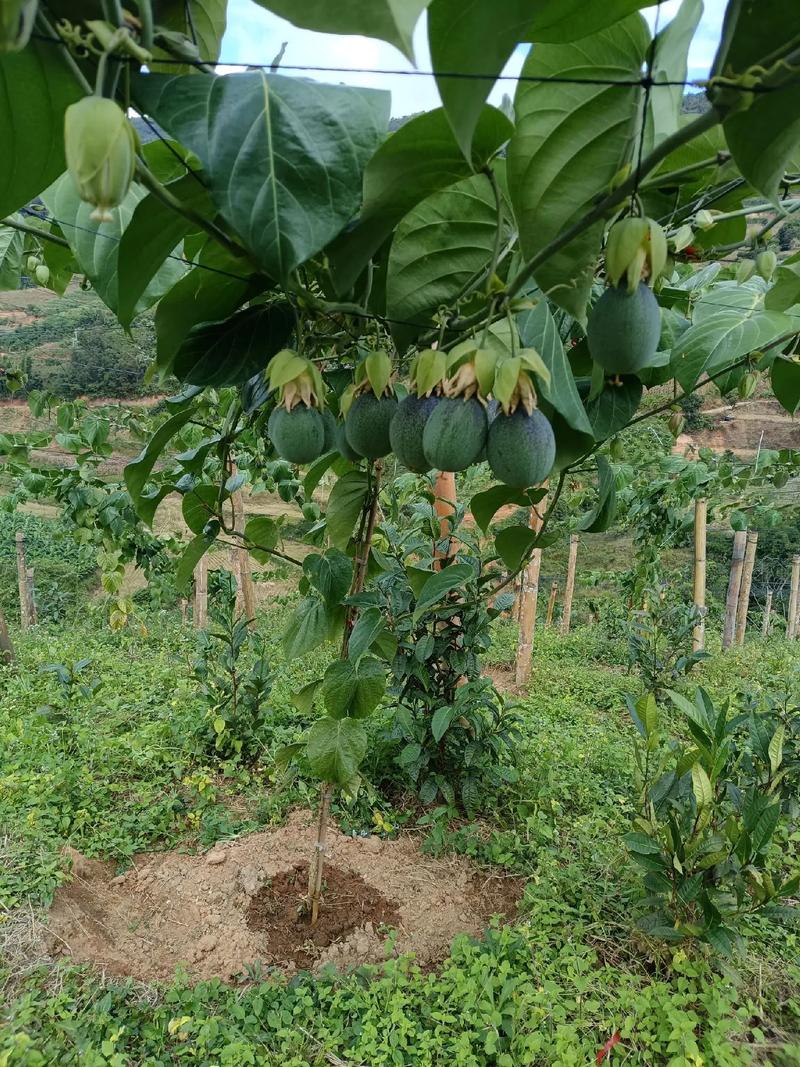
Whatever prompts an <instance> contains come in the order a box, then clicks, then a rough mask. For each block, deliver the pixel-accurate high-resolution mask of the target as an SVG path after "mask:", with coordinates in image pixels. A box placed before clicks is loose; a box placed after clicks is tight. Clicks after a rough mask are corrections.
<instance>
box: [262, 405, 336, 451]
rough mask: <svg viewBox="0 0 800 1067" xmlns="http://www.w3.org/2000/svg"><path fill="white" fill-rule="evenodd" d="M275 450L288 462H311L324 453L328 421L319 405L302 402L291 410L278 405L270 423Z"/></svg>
mask: <svg viewBox="0 0 800 1067" xmlns="http://www.w3.org/2000/svg"><path fill="white" fill-rule="evenodd" d="M267 428H268V430H269V435H270V437H271V438H272V443H273V445H275V451H276V452H277V453H278V455H279V456H280V457H281V459H285V460H286V461H287V462H288V463H311V462H312V461H313V460H315V459H319V457H320V456H321V455H322V447H323V445H324V443H325V424H324V423H323V421H322V416H321V415H320V413H319V412H318V411H317V410H316V408H309V407H306V405H305V404H298V405H297V407H294V408H292V410H291V411H287V410H286V408H284V407H277V408H275V410H274V411H273V412H272V414H271V415H270V417H269V423H268V424H267Z"/></svg>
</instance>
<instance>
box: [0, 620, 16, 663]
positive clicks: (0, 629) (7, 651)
mask: <svg viewBox="0 0 800 1067" xmlns="http://www.w3.org/2000/svg"><path fill="white" fill-rule="evenodd" d="M14 659H15V656H14V645H13V644H12V642H11V636H10V635H9V632H8V626H7V625H6V620H5V616H4V615H3V612H2V609H0V663H13V662H14Z"/></svg>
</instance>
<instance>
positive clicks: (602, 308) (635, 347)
mask: <svg viewBox="0 0 800 1067" xmlns="http://www.w3.org/2000/svg"><path fill="white" fill-rule="evenodd" d="M586 336H587V340H588V342H589V352H590V353H591V356H592V359H593V360H594V361H595V363H599V364H600V366H601V367H602V368H603V370H605V371H607V372H608V373H609V374H635V373H636V371H638V370H641V369H642V368H643V367H647V366H649V365H650V364H651V363H652V360H653V357H654V356H655V354H656V352H657V350H658V340H659V337H660V336H661V312H660V311H659V307H658V301H657V300H656V298H655V297H654V296H653V294H652V292H651V291H650V289H648V287H647V286H646V285H644V283H640V284H639V286H638V287H637V288H636V289H635V290H634V291H633V292H632V293H629V292H628V290H627V289H625V288H620V287H616V288H612V289H606V291H605V292H604V293H603V295H602V296H601V297H600V299H599V300H598V301H597V303H596V304H595V306H594V307H593V308H592V310H591V312H590V313H589V322H588V324H587V327H586Z"/></svg>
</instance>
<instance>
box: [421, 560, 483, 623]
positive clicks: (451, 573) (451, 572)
mask: <svg viewBox="0 0 800 1067" xmlns="http://www.w3.org/2000/svg"><path fill="white" fill-rule="evenodd" d="M472 577H474V571H473V570H472V567H471V566H470V565H469V564H468V563H451V564H450V566H449V567H443V568H442V570H440V571H437V572H436V573H435V574H432V575H431V576H430V578H428V580H427V581H426V582H425V584H424V585H423V587H422V589H421V590H420V594H419V596H418V597H417V604H416V607H415V608H414V620H415V621H416V620H417V619H419V618H420V616H422V615H424V613H425V612H426V611H427V610H428V608H431V607H433V605H434V604H438V603H439V602H440V601H441V600H444V598H445V597H446V596H447V594H448V593H451V592H452V591H453V590H454V589H460V588H462V587H463V586H464V584H465V583H466V582H468V581H469V580H470V578H472Z"/></svg>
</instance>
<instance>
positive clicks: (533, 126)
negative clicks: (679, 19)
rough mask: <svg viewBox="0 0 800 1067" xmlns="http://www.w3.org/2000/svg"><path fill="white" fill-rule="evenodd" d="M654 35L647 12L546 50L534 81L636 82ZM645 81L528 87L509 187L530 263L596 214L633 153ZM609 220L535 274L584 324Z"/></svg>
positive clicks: (535, 64)
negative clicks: (646, 19) (597, 203)
mask: <svg viewBox="0 0 800 1067" xmlns="http://www.w3.org/2000/svg"><path fill="white" fill-rule="evenodd" d="M648 43H649V34H648V31H647V26H646V24H645V22H644V20H643V19H642V17H641V16H640V15H633V16H631V17H629V18H626V19H625V20H624V21H622V22H619V23H617V24H616V25H615V26H612V27H611V28H610V29H607V30H603V31H602V32H600V33H598V34H596V35H594V36H592V37H587V38H585V39H583V40H580V41H578V42H577V43H575V44H567V45H537V47H536V48H534V49H533V50H532V52H531V54H530V56H529V57H528V59H527V61H526V63H525V66H524V67H523V71H522V73H523V75H524V76H526V77H531V78H548V77H557V78H576V79H599V80H600V81H603V80H605V79H608V80H612V81H619V80H625V79H627V80H631V79H633V80H637V79H639V78H640V76H641V67H642V63H643V61H644V58H645V54H646V52H647V46H648ZM641 91H642V90H641V88H640V87H639V86H638V85H631V86H625V85H622V86H621V85H588V84H587V85H564V84H559V83H546V82H545V83H540V82H536V81H534V82H520V83H519V86H518V88H517V94H516V98H515V102H514V110H515V115H516V121H517V130H516V133H515V134H514V136H513V137H512V139H511V143H510V144H509V147H508V187H509V192H510V195H511V202H512V205H513V208H514V213H515V215H516V218H517V223H518V226H519V234H520V245H521V247H522V252H523V255H524V256H525V258H526V259H531V258H532V257H533V256H535V255H536V254H537V253H538V252H540V251H542V249H543V248H544V247H545V246H546V245H547V244H548V243H549V242H550V241H552V240H553V239H554V238H555V237H556V236H558V235H559V234H560V233H561V232H562V231H563V230H565V229H567V228H568V227H569V226H570V225H571V224H572V223H573V222H575V221H576V220H577V219H578V218H581V217H582V216H583V215H585V214H586V212H587V211H589V210H590V209H591V208H592V207H593V205H594V203H595V201H596V199H597V198H598V196H601V195H602V194H603V193H605V192H607V191H608V189H609V187H610V184H611V182H612V180H613V179H614V177H615V176H616V175H617V174H618V173H619V171H620V168H621V167H622V166H623V164H624V163H625V162H626V160H627V159H628V158H629V156H630V152H631V148H632V145H633V140H634V136H635V133H636V122H637V113H638V101H639V96H640V93H641ZM601 237H602V224H597V225H595V226H593V227H591V228H590V229H589V230H587V231H586V232H584V233H583V234H582V235H581V236H580V237H577V238H575V240H573V241H571V242H570V243H569V244H568V245H567V246H566V247H565V248H563V249H562V250H561V251H560V252H558V253H557V254H556V255H554V256H551V257H550V258H549V259H548V260H547V261H546V262H545V263H544V264H543V265H542V267H541V268H540V269H539V270H538V271H537V272H536V274H535V278H536V282H537V284H538V285H539V287H540V288H541V289H542V290H543V291H544V292H546V293H547V294H548V296H550V297H551V298H552V299H553V300H554V301H555V302H556V303H557V304H559V305H560V306H561V307H564V308H566V309H567V310H568V311H569V312H570V314H572V315H574V316H575V317H576V318H578V319H579V320H580V321H584V320H585V313H586V304H587V301H588V298H589V293H590V289H591V283H592V278H593V276H594V268H595V263H596V260H597V257H598V255H599V252H600V241H601Z"/></svg>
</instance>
